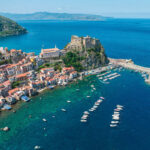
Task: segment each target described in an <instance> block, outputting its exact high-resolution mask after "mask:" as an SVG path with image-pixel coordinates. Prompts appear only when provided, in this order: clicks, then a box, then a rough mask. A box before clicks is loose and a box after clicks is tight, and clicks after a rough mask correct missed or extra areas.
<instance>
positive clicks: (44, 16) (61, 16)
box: [0, 12, 109, 21]
mask: <svg viewBox="0 0 150 150" xmlns="http://www.w3.org/2000/svg"><path fill="white" fill-rule="evenodd" d="M0 15H3V16H5V17H8V18H10V19H13V20H85V21H103V20H106V19H109V18H108V17H103V16H100V15H90V14H68V13H49V12H36V13H32V14H12V13H0Z"/></svg>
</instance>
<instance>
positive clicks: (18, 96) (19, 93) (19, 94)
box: [14, 90, 25, 100]
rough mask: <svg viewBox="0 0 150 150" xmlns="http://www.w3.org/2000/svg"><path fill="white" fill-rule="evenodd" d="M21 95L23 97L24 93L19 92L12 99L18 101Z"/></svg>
mask: <svg viewBox="0 0 150 150" xmlns="http://www.w3.org/2000/svg"><path fill="white" fill-rule="evenodd" d="M23 95H25V93H24V91H21V90H19V91H17V92H15V93H14V97H15V98H16V100H20V99H21V97H22V96H23Z"/></svg>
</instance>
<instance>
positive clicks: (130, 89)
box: [0, 20, 150, 150]
mask: <svg viewBox="0 0 150 150" xmlns="http://www.w3.org/2000/svg"><path fill="white" fill-rule="evenodd" d="M20 23H21V24H22V25H23V26H25V27H26V28H27V29H28V31H29V34H26V35H22V36H19V37H9V38H6V39H1V40H0V45H1V46H7V47H9V48H21V49H23V50H25V51H30V50H36V53H39V52H40V48H41V45H42V44H44V45H45V47H52V46H53V45H54V43H56V44H57V45H58V47H60V48H62V47H63V46H65V44H66V43H67V42H68V41H69V40H70V36H71V35H72V34H77V35H87V34H88V35H91V36H95V37H97V38H100V39H101V42H102V44H103V45H104V47H105V48H106V52H107V55H108V56H111V57H122V58H132V59H133V60H135V62H136V63H137V64H141V65H144V66H149V65H150V59H149V58H150V56H149V55H150V53H149V50H150V49H149V44H150V40H149V39H150V20H115V21H112V22H56V21H55V22H41V21H37V22H29V21H26V22H20ZM119 73H120V74H121V77H118V78H116V79H114V80H112V81H111V82H110V84H102V83H101V82H100V81H99V79H98V78H97V77H96V76H89V77H85V78H84V80H82V81H78V82H75V83H72V84H70V85H68V86H67V87H59V88H57V89H55V90H51V91H50V90H47V91H45V92H43V93H42V94H40V95H39V96H37V97H34V98H32V100H31V101H30V102H29V103H21V102H20V103H18V104H17V105H16V106H15V108H14V109H15V110H17V111H16V113H13V112H12V111H8V112H6V113H1V114H0V115H1V116H0V128H1V127H5V126H9V127H10V128H11V130H10V131H9V132H7V133H4V132H2V131H0V150H33V149H34V146H35V145H40V146H41V147H42V149H43V150H91V149H93V150H100V149H102V150H148V149H149V139H150V134H149V131H150V126H149V123H150V109H149V108H150V92H149V91H150V86H148V85H146V84H145V83H144V80H143V79H142V77H141V75H140V74H138V73H132V72H130V71H128V70H125V71H122V72H119ZM91 84H93V85H94V86H95V88H96V90H95V91H94V92H92V88H91ZM77 89H79V90H77ZM88 95H90V96H91V97H90V98H87V97H86V96H88ZM100 96H104V97H105V98H106V100H105V101H103V103H102V104H101V105H100V107H99V108H98V109H97V110H96V111H95V112H92V113H91V114H90V117H89V119H88V122H87V123H81V122H80V118H81V116H82V115H83V112H84V111H86V110H88V109H89V108H90V107H92V106H93V104H94V102H95V101H96V100H97V99H98V98H99V97H100ZM67 100H70V101H71V103H67V102H66V101H67ZM117 104H120V105H123V106H124V110H123V111H122V113H121V116H120V118H121V120H120V124H119V126H118V127H117V128H110V127H109V124H110V121H111V118H112V116H111V115H112V113H113V109H114V108H115V107H116V105H117ZM62 108H65V109H66V110H67V112H62V111H61V109H62ZM29 116H30V117H29ZM52 116H55V118H53V117H52ZM43 118H46V120H47V122H43V121H42V119H43ZM44 128H45V129H44Z"/></svg>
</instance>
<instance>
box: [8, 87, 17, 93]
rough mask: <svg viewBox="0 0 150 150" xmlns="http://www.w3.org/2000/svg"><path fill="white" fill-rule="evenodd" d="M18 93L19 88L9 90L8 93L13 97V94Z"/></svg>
mask: <svg viewBox="0 0 150 150" xmlns="http://www.w3.org/2000/svg"><path fill="white" fill-rule="evenodd" d="M17 91H19V88H15V89H12V90H9V91H8V93H9V95H11V94H13V93H15V92H17Z"/></svg>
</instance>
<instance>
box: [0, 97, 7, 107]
mask: <svg viewBox="0 0 150 150" xmlns="http://www.w3.org/2000/svg"><path fill="white" fill-rule="evenodd" d="M5 101H6V100H5V98H4V97H2V96H1V97H0V108H2V107H3V106H4V104H5Z"/></svg>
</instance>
